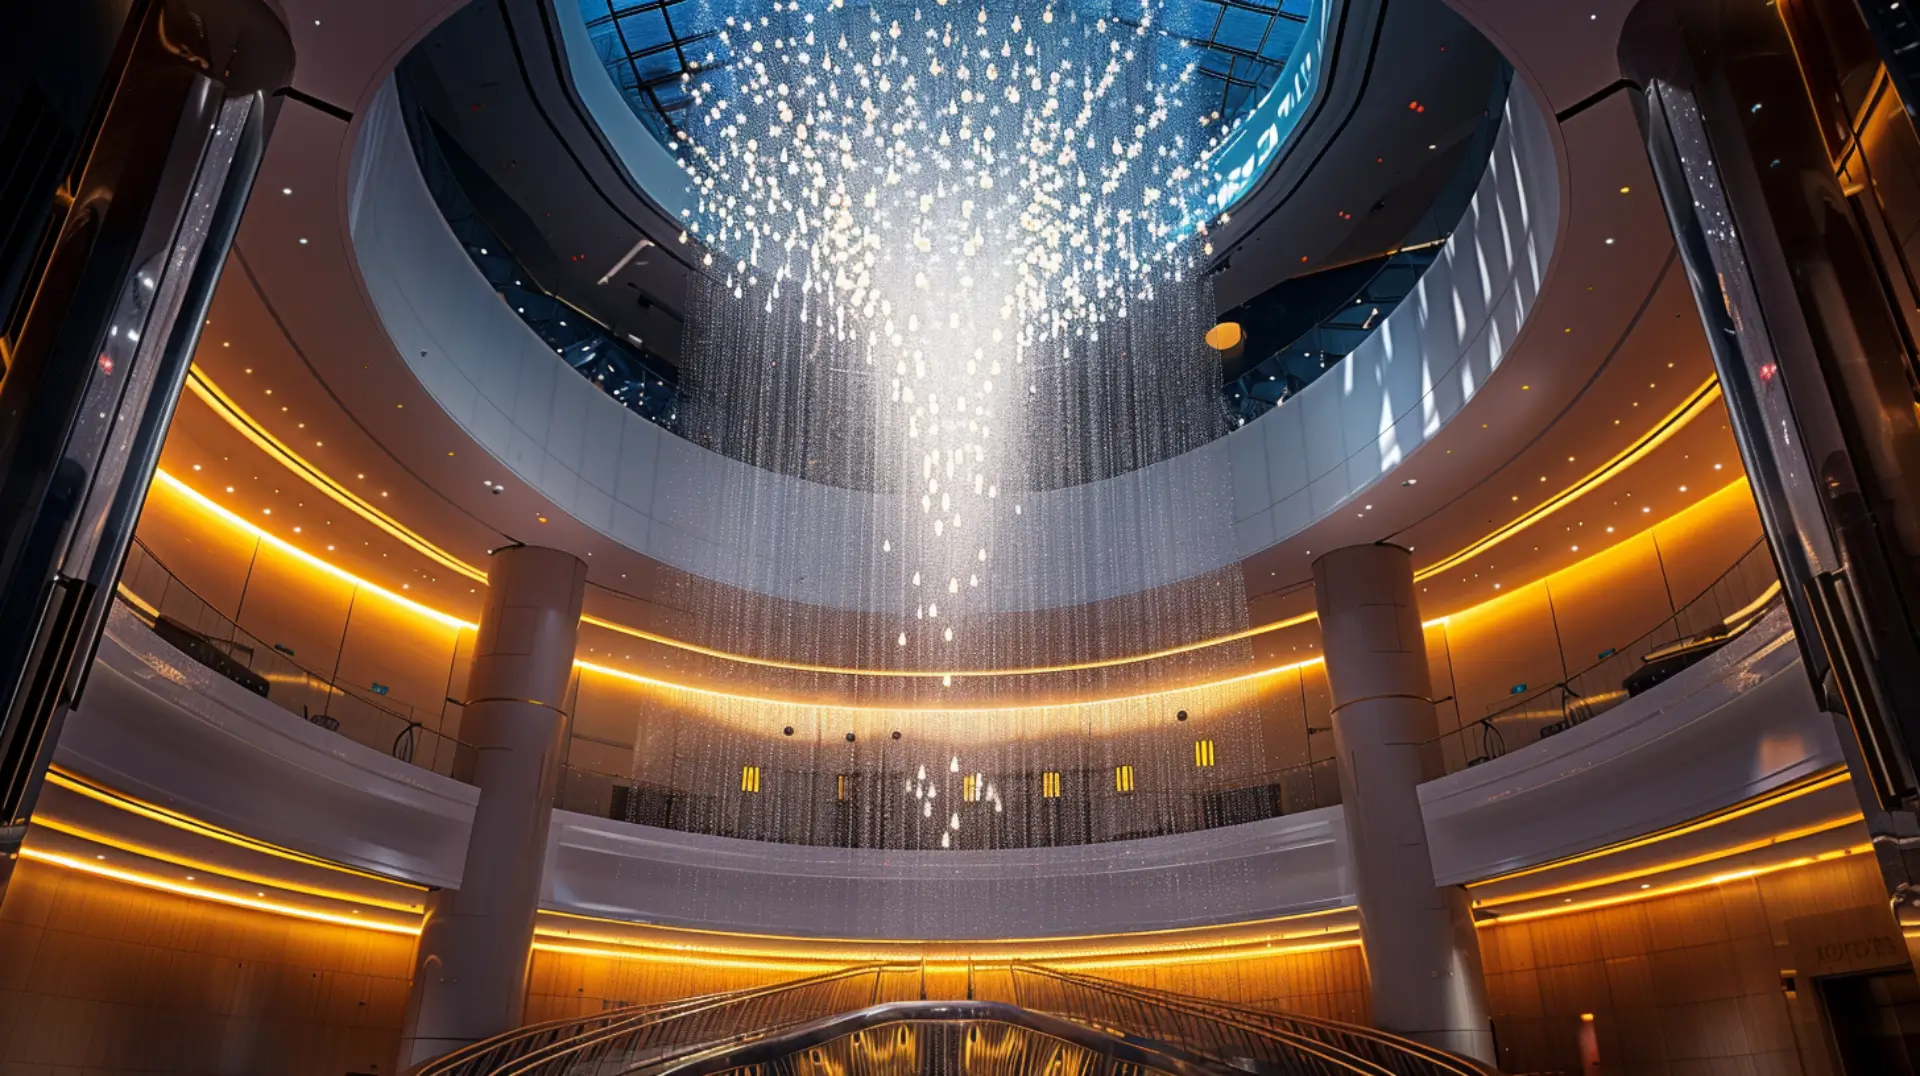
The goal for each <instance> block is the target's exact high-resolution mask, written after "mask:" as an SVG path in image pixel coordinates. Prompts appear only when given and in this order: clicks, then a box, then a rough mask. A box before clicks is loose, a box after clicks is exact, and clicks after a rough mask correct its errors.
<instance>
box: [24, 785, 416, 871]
mask: <svg viewBox="0 0 1920 1076" xmlns="http://www.w3.org/2000/svg"><path fill="white" fill-rule="evenodd" d="M47 783H48V784H50V785H53V786H55V787H57V788H62V789H65V790H67V791H69V792H73V793H75V794H77V795H81V796H85V797H87V798H88V799H90V800H95V801H97V802H99V803H104V804H106V805H107V806H109V807H112V808H113V809H115V810H119V811H125V812H127V813H128V814H131V815H136V816H138V817H140V818H145V819H148V820H149V821H153V822H158V823H160V824H161V825H164V826H170V827H172V828H174V829H178V830H181V831H183V832H186V833H191V834H193V835H194V836H196V837H204V838H206V839H208V840H214V841H219V842H221V843H222V844H230V845H232V846H234V847H236V848H243V849H245V850H247V851H249V852H257V853H259V854H261V855H266V856H272V857H274V858H275V859H284V860H288V861H289V862H293V863H299V864H303V865H305V866H309V867H318V868H320V869H322V870H329V871H337V872H339V873H341V874H350V875H353V876H354V877H356V878H364V879H367V880H368V881H374V882H383V883H385V884H387V885H395V886H402V887H405V888H407V889H414V890H418V891H420V892H423V893H424V892H426V888H427V887H426V886H422V885H415V884H414V883H412V882H404V881H400V880H398V879H395V878H389V877H387V876H385V875H381V874H374V873H373V872H371V871H364V870H361V869H359V868H357V867H349V866H347V865H346V864H344V863H335V862H333V861H332V860H330V859H321V858H320V857H318V856H310V855H307V854H306V853H305V852H296V851H294V850H293V849H291V848H282V847H281V846H279V845H277V844H270V843H268V842H266V841H262V840H256V839H255V838H252V837H248V836H246V835H245V834H241V833H235V832H233V831H232V830H228V829H222V828H220V827H219V826H215V825H212V824H210V823H207V822H202V821H200V820H199V819H197V818H189V817H187V816H186V815H183V814H180V813H178V812H176V811H170V810H167V809H166V808H164V807H156V806H154V805H153V804H151V803H148V802H146V801H145V800H141V799H136V798H134V797H132V796H129V795H126V794H125V793H122V792H115V791H112V790H110V789H106V788H101V787H100V786H98V785H95V784H92V783H91V782H89V781H87V780H85V779H84V778H81V777H78V776H76V775H74V774H71V773H68V772H67V771H66V770H64V769H62V768H60V767H59V766H54V767H52V768H50V769H48V770H47ZM141 854H148V853H141ZM156 858H166V857H156Z"/></svg>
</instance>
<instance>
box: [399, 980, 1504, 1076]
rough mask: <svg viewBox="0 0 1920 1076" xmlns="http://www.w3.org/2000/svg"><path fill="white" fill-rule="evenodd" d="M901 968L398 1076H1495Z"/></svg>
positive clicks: (596, 1025) (1187, 1002)
mask: <svg viewBox="0 0 1920 1076" xmlns="http://www.w3.org/2000/svg"><path fill="white" fill-rule="evenodd" d="M924 984H925V978H924V969H923V968H922V967H921V966H920V965H917V964H869V965H860V966H856V967H852V968H846V969H842V970H840V971H836V972H832V973H829V974H825V975H817V976H813V977H810V978H806V979H800V980H796V981H794V982H789V983H781V984H778V985H775V986H768V987H761V988H756V989H750V990H741V991H735V992H732V993H726V994H713V995H708V996H704V997H697V998H689V999H685V1000H682V1001H677V1002H672V1003H668V1004H663V1005H651V1006H635V1007H628V1008H622V1009H615V1010H610V1011H608V1012H605V1013H599V1014H596V1015H594V1016H592V1017H587V1018H582V1019H575V1020H559V1021H551V1022H548V1023H545V1024H538V1025H534V1026H532V1027H527V1028H522V1029H520V1030H518V1031H514V1032H510V1033H508V1034H506V1035H501V1036H498V1037H496V1038H494V1039H489V1040H487V1041H485V1042H481V1043H476V1044H474V1045H472V1046H469V1047H467V1048H465V1049H462V1050H459V1051H456V1052H455V1053H453V1054H449V1055H447V1056H446V1057H443V1058H440V1059H439V1060H436V1061H433V1062H429V1063H428V1064H426V1065H423V1066H421V1067H420V1068H418V1069H416V1070H414V1072H413V1073H412V1074H411V1076H919V1074H922V1073H926V1074H934V1073H937V1074H940V1076H1497V1074H1496V1073H1495V1072H1494V1070H1493V1069H1491V1068H1489V1067H1487V1066H1485V1065H1482V1064H1480V1063H1478V1062H1475V1061H1471V1060H1467V1059H1464V1058H1460V1057H1456V1056H1454V1055H1452V1054H1449V1053H1446V1052H1445V1051H1442V1050H1436V1049H1433V1048H1431V1047H1427V1046H1422V1045H1420V1044H1418V1043H1415V1042H1411V1041H1408V1040H1405V1039H1401V1038H1398V1037H1396V1036H1393V1035H1389V1034H1386V1033H1384V1032H1379V1031H1375V1030H1373V1029H1371V1028H1365V1027H1358V1026H1355V1025H1350V1024H1342V1023H1338V1022H1336V1021H1331V1020H1320V1019H1316V1018H1313V1017H1306V1016H1300V1015H1297V1014H1292V1013H1277V1012H1269V1011H1266V1010H1260V1009H1251V1008H1244V1007H1239V1006H1232V1005H1224V1004H1221V1003H1218V1002H1213V1001H1207V1000H1204V999H1200V998H1192V997H1186V996H1183V995H1179V994H1171V993H1167V992H1164V991H1157V990H1147V989H1143V988H1139V987H1134V986H1128V985H1125V984H1121V983H1114V982H1109V981H1106V980H1102V979H1096V978H1092V977H1089V976H1082V975H1076V974H1072V973H1068V972H1061V971H1057V970H1055V969H1051V968H1046V967H1041V966H1038V965H1030V964H1017V963H1016V964H999V965H991V966H988V965H976V966H974V967H973V968H971V969H969V973H968V991H967V992H968V994H969V995H970V996H969V997H968V998H966V999H963V1000H954V1001H928V1000H925V999H924V998H922V997H921V996H920V995H921V993H922V992H923V991H924Z"/></svg>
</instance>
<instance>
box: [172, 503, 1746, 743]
mask: <svg viewBox="0 0 1920 1076" xmlns="http://www.w3.org/2000/svg"><path fill="white" fill-rule="evenodd" d="M154 481H156V482H158V483H161V484H164V485H166V486H167V487H168V488H170V489H173V490H175V491H177V492H179V493H180V494H181V495H182V496H183V497H185V498H187V499H188V500H190V501H191V502H192V503H194V504H195V505H197V506H198V507H200V508H202V509H204V510H205V511H207V512H208V513H209V514H212V515H214V516H216V517H217V518H219V519H221V520H222V521H224V522H226V523H227V524H228V525H229V526H233V527H236V528H239V529H242V530H244V531H245V532H246V533H248V534H250V535H252V536H254V537H256V538H257V539H258V540H260V541H262V542H265V543H267V544H269V545H272V546H273V547H275V548H276V549H280V550H282V551H284V552H286V553H287V554H289V555H290V556H293V557H295V558H297V559H299V560H301V561H302V562H304V563H307V564H310V565H312V566H314V567H316V568H318V569H320V570H322V571H324V572H326V573H327V574H329V575H331V576H333V577H335V578H337V579H340V580H342V581H344V582H346V583H348V584H350V585H353V586H357V587H364V588H366V589H367V590H368V591H370V592H372V593H375V594H378V595H380V596H382V597H384V598H386V599H387V600H389V601H391V602H394V603H395V604H398V605H401V606H403V607H405V608H408V609H411V610H413V611H414V612H417V613H419V614H420V615H422V616H425V617H427V618H428V619H431V620H433V621H435V622H437V623H440V624H444V625H447V626H449V627H454V628H464V629H466V630H469V631H471V630H475V629H476V628H477V627H478V625H476V624H474V623H473V622H471V621H468V620H462V619H461V618H459V617H456V616H452V615H450V614H447V613H443V612H441V611H439V610H438V609H434V608H432V607H430V606H426V605H422V604H420V603H419V602H416V601H414V600H412V599H410V598H406V597H403V596H401V595H399V594H395V593H394V592H393V591H390V590H387V589H386V588H384V587H381V586H379V585H378V584H376V583H371V582H368V581H367V580H364V579H361V578H360V577H359V576H356V575H354V574H352V573H351V572H348V571H346V570H345V569H343V568H339V567H336V566H335V565H333V564H330V563H328V562H327V561H324V560H321V559H320V558H318V557H315V556H314V555H312V554H311V553H308V552H306V551H305V550H303V549H301V548H300V547H298V546H296V545H293V544H292V543H291V542H288V541H286V540H284V539H282V538H279V537H278V536H276V535H273V534H271V533H269V532H267V531H265V530H262V529H261V528H259V527H257V526H255V525H254V524H253V523H251V522H249V521H248V520H245V519H242V518H241V517H240V516H239V515H237V514H235V513H234V512H231V511H229V510H228V509H226V508H224V507H222V506H220V505H219V504H216V503H215V502H214V501H212V500H211V499H209V498H208V497H207V496H206V495H204V494H202V493H200V492H199V491H198V490H195V489H194V488H193V487H191V486H189V485H187V484H186V483H184V482H181V481H180V480H179V479H177V478H175V477H173V475H171V474H169V473H167V472H166V471H156V472H155V476H154ZM1745 481H1746V479H1745V478H1744V477H1742V478H1737V479H1735V480H1734V481H1733V482H1731V483H1728V485H1727V486H1725V487H1722V489H1726V488H1730V487H1732V486H1735V485H1739V484H1741V483H1744V482H1745ZM1649 529H1651V528H1649ZM1642 533H1644V532H1642ZM1628 540H1631V537H1630V538H1629V539H1628ZM1596 555H1597V554H1596ZM1494 600H1496V601H1498V600H1500V599H1494ZM142 604H144V603H142ZM1467 611H1468V612H1470V611H1471V610H1467ZM1455 615H1459V614H1455ZM584 619H585V618H583V621H584ZM1309 619H1313V614H1311V613H1309V614H1306V615H1305V616H1304V617H1299V618H1294V619H1293V620H1289V621H1282V622H1280V624H1279V625H1274V626H1283V625H1285V624H1289V623H1298V622H1301V621H1303V620H1309ZM1449 619H1450V618H1449V617H1440V618H1438V619H1435V620H1429V621H1426V622H1424V623H1423V624H1422V625H1421V626H1422V627H1433V626H1434V625H1436V624H1445V623H1446V622H1447V621H1448V620H1449ZM671 645H675V646H681V645H684V644H680V643H672V644H671ZM1199 645H1209V644H1204V643H1203V644H1196V646H1199ZM734 660H739V661H743V662H748V663H754V664H761V665H768V666H773V667H777V668H786V669H799V670H803V671H813V672H831V673H840V674H845V675H853V676H888V675H898V676H916V677H930V676H967V675H973V676H987V675H991V674H989V673H985V672H981V673H972V674H968V673H938V672H934V673H922V672H897V673H893V672H887V671H878V670H859V669H841V668H830V667H825V666H807V665H800V664H797V663H789V662H777V661H772V660H769V659H760V658H738V657H736V658H735V659H734ZM1135 660H1139V659H1137V658H1116V659H1113V660H1112V661H1111V662H1110V664H1123V663H1126V662H1130V661H1135ZM1324 660H1325V659H1323V658H1317V657H1316V658H1308V659H1307V660H1305V661H1298V662H1293V663H1290V664H1286V665H1277V666H1273V667H1271V668H1266V669H1257V670H1254V671H1253V672H1248V673H1242V674H1240V675H1238V676H1233V677H1228V678H1227V679H1224V680H1216V681H1211V682H1208V683H1202V684H1187V685H1183V686H1179V687H1171V688H1163V689H1160V690H1158V691H1150V692H1142V693H1139V694H1134V695H1124V696H1119V697H1117V698H1111V699H1085V700H1079V701H1076V702H1061V703H1039V704H1028V705H1025V706H1012V707H1000V708H989V709H980V708H967V707H947V708H935V709H929V710H926V711H925V712H927V713H1000V712H1016V711H1027V710H1044V709H1049V708H1051V707H1057V706H1072V705H1078V706H1086V705H1099V704H1103V703H1113V702H1127V701H1138V700H1141V699H1149V698H1165V697H1167V696H1171V695H1177V694H1180V693H1182V692H1193V691H1204V690H1207V689H1209V688H1216V687H1225V686H1230V685H1233V684H1238V683H1244V682H1247V681H1252V680H1257V679H1260V678H1262V677H1269V676H1277V675H1279V674H1281V673H1286V672H1291V671H1294V670H1296V669H1304V668H1310V667H1312V666H1315V665H1318V664H1320V663H1321V662H1322V661H1324ZM574 666H575V667H576V668H580V669H585V670H588V671H591V672H595V673H601V674H604V675H607V676H611V677H615V678H618V679H623V680H628V681H630V682H633V683H637V684H644V685H647V686H650V687H657V688H664V689H670V690H674V691H683V692H686V693H688V694H692V695H701V696H705V697H710V698H717V699H727V700H730V701H735V702H746V703H761V704H769V705H775V706H790V707H806V708H809V709H816V710H817V709H821V708H822V707H821V706H820V705H819V704H818V703H814V702H805V701H797V700H792V699H776V698H767V697H762V696H753V695H736V694H731V693H728V692H724V691H717V690H714V689H711V688H703V687H693V686H690V685H686V684H677V683H673V682H671V681H667V680H658V679H655V678H653V677H649V676H643V675H641V674H639V673H633V672H628V671H626V670H624V669H616V668H613V667H612V666H607V665H601V664H598V663H595V662H589V661H581V660H579V659H575V661H574ZM1075 667H1079V666H1059V667H1055V670H1056V671H1057V670H1064V669H1067V668H1075ZM1086 667H1095V666H1086ZM828 708H831V709H836V710H841V711H846V712H883V711H884V712H897V711H899V710H902V709H914V710H916V711H918V710H919V709H920V708H918V707H898V706H832V707H828Z"/></svg>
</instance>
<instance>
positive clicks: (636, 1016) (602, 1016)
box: [408, 965, 869, 1076]
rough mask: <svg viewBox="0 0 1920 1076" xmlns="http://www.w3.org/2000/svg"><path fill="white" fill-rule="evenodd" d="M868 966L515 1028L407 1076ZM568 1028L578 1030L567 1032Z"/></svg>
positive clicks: (440, 1072) (442, 1074)
mask: <svg viewBox="0 0 1920 1076" xmlns="http://www.w3.org/2000/svg"><path fill="white" fill-rule="evenodd" d="M866 967H869V965H862V966H861V967H860V968H841V969H838V970H836V971H832V972H824V973H822V974H820V975H814V976H808V977H805V978H801V979H794V980H789V981H787V982H784V983H776V984H774V985H773V986H770V987H768V986H761V987H743V988H741V989H739V990H724V991H719V992H717V993H712V994H700V995H697V996H695V997H690V998H681V999H679V1000H676V1001H667V1002H657V1003H653V1004H642V1005H625V1006H621V1007H620V1008H617V1009H608V1010H605V1011H603V1012H597V1013H594V1014H592V1015H591V1016H562V1017H559V1018H556V1019H553V1020H547V1021H543V1022H541V1023H538V1024H529V1025H527V1026H525V1027H519V1028H515V1029H513V1030H512V1031H507V1032H503V1033H501V1034H499V1035H495V1036H493V1037H491V1038H486V1039H481V1040H480V1041H479V1042H474V1043H469V1044H467V1045H466V1046H462V1047H460V1048H459V1049H457V1050H454V1051H452V1052H451V1053H446V1054H442V1055H440V1056H439V1057H437V1058H434V1059H433V1060H431V1061H428V1062H426V1063H425V1064H423V1065H421V1066H419V1067H418V1068H415V1069H413V1070H411V1072H410V1073H409V1074H408V1076H451V1074H454V1073H458V1072H462V1071H464V1069H463V1068H462V1066H465V1065H468V1064H470V1063H472V1062H473V1061H476V1060H478V1059H480V1058H482V1057H483V1056H485V1055H488V1054H492V1053H494V1052H495V1051H498V1050H500V1049H503V1048H510V1047H512V1046H514V1045H516V1044H519V1043H523V1042H526V1041H528V1040H531V1039H536V1038H542V1037H543V1036H548V1035H553V1036H555V1037H553V1038H550V1039H548V1040H547V1041H543V1042H541V1043H538V1044H536V1045H534V1046H532V1047H530V1048H529V1050H528V1051H527V1053H532V1052H535V1051H543V1050H548V1049H551V1048H552V1047H554V1046H556V1045H562V1044H568V1043H572V1042H575V1041H577V1040H578V1039H580V1038H581V1037H582V1036H585V1035H590V1034H593V1033H594V1032H596V1031H603V1030H606V1029H607V1027H608V1026H609V1025H612V1024H616V1023H618V1024H621V1025H622V1026H623V1027H624V1026H626V1025H629V1024H632V1023H634V1022H636V1021H645V1020H647V1019H650V1018H651V1019H656V1020H663V1019H672V1018H673V1017H676V1016H680V1015H683V1014H684V1013H687V1012H693V1011H701V1010H704V1009H706V1008H709V1007H711V1006H713V1005H715V1004H723V1003H725V1002H728V1001H732V1000H736V999H739V998H742V997H744V996H747V995H759V994H765V993H771V992H776V991H778V990H781V989H790V988H793V987H799V986H805V985H808V984H810V983H813V982H816V981H822V980H826V979H831V978H838V977H843V976H845V975H847V974H850V973H858V972H859V971H860V970H863V969H865V968H866ZM568 1029H576V1030H573V1031H572V1032H571V1033H567V1032H568ZM525 1056H526V1054H521V1055H519V1056H508V1057H503V1058H500V1059H498V1060H499V1062H500V1063H503V1064H511V1063H513V1062H515V1061H518V1060H521V1059H522V1058H524V1057H525Z"/></svg>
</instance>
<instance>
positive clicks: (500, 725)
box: [400, 546, 587, 1072]
mask: <svg viewBox="0 0 1920 1076" xmlns="http://www.w3.org/2000/svg"><path fill="white" fill-rule="evenodd" d="M586 581H587V568H586V565H585V564H584V563H582V562H581V561H580V560H579V559H578V558H576V557H574V556H573V555H572V554H569V553H563V552H561V551H559V550H557V549H538V548H533V547H529V546H514V547H510V548H507V549H502V550H500V551H498V552H496V553H494V554H493V560H492V564H491V566H490V567H489V570H488V575H487V605H486V608H485V609H484V610H482V611H481V614H480V631H479V635H478V638H477V639H476V640H475V643H474V649H473V669H472V671H471V672H470V673H468V676H467V703H466V712H465V716H464V718H463V720H462V722H461V726H460V735H461V738H462V739H463V740H465V741H467V742H468V743H470V744H472V745H473V747H474V748H475V749H476V760H475V763H474V771H473V773H474V783H475V784H476V785H478V786H479V787H480V802H479V805H478V806H477V807H476V808H475V809H474V814H473V829H472V830H471V832H470V833H469V834H468V837H467V859H466V869H465V870H464V871H463V872H462V874H461V876H460V888H459V889H458V890H457V891H449V892H440V893H436V894H434V895H433V899H432V900H430V901H429V902H428V906H427V920H426V925H425V927H424V929H422V931H421V933H420V946H419V949H418V951H417V954H416V956H415V958H414V971H413V990H412V995H411V997H409V998H408V1004H407V1021H406V1027H405V1029H404V1030H403V1032H402V1036H401V1043H400V1069H401V1071H403V1072H404V1071H406V1070H407V1069H409V1068H411V1067H413V1066H414V1065H417V1064H419V1063H421V1062H422V1061H426V1060H429V1059H431V1058H434V1057H438V1056H440V1055H441V1054H444V1053H446V1052H447V1051H449V1050H453V1049H456V1048H458V1047H461V1046H464V1045H466V1044H467V1043H470V1042H477V1041H479V1040H480V1039H484V1038H486V1037H488V1036H490V1035H496V1034H499V1033H500V1032H502V1031H507V1030H510V1029H512V1028H514V1027H517V1026H519V1023H520V1014H521V1009H522V1006H523V1004H524V1002H525V995H526V979H527V954H528V952H529V951H530V949H531V946H532V944H533V920H534V913H535V912H536V910H537V909H538V905H539V901H540V887H541V883H542V881H543V879H544V876H545V867H546V852H547V824H548V821H549V820H550V819H551V818H552V815H553V793H554V787H555V784H556V782H557V781H558V780H559V774H560V760H561V753H562V747H563V744H562V737H563V736H564V734H565V730H566V721H567V715H566V712H565V710H564V708H563V707H564V705H565V700H566V694H567V684H568V681H569V679H570V678H571V676H572V673H573V655H574V646H575V644H576V643H577V642H578V640H579V635H580V603H581V598H582V595H583V594H584V593H585V590H586Z"/></svg>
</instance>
